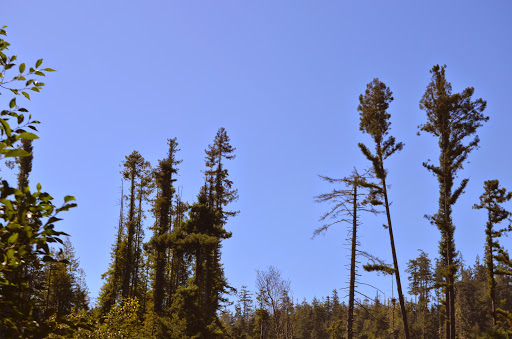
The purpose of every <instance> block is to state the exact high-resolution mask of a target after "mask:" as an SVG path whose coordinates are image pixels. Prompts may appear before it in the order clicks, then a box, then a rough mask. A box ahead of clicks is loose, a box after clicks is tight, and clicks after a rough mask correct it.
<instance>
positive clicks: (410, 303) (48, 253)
mask: <svg viewBox="0 0 512 339" xmlns="http://www.w3.org/2000/svg"><path fill="white" fill-rule="evenodd" d="M0 36H2V38H1V39H0V66H1V71H0V91H1V92H0V94H2V98H4V99H5V98H6V97H9V96H10V98H11V99H10V100H7V101H5V104H6V107H5V108H3V110H2V111H1V117H0V131H1V141H0V154H1V155H2V158H3V159H2V160H3V162H4V163H5V166H3V167H2V173H1V175H2V184H1V186H0V219H1V222H0V250H1V253H2V263H1V265H0V338H349V339H350V338H446V339H455V338H510V337H511V336H512V313H511V312H512V260H511V259H510V256H509V253H508V252H507V250H506V249H505V248H503V247H502V246H501V244H500V237H503V236H505V235H506V234H507V233H508V232H510V231H512V226H511V216H512V214H511V212H509V210H507V203H510V200H511V199H512V192H509V191H507V190H506V189H505V188H503V187H501V185H500V182H499V180H498V179H496V178H489V180H487V181H485V182H484V183H482V190H481V196H480V198H479V199H478V200H476V201H474V205H473V206H470V207H472V208H474V209H477V210H480V212H481V213H483V214H485V215H486V216H487V223H486V224H485V225H482V227H481V232H482V238H485V243H483V244H475V245H476V246H482V245H484V248H485V252H483V253H482V254H481V259H477V260H476V262H474V263H466V262H464V261H463V260H462V254H461V253H459V252H458V250H457V247H456V241H455V238H454V231H455V227H456V220H453V218H452V208H453V206H454V205H455V204H456V203H457V200H458V198H459V197H460V196H461V195H462V194H463V193H464V189H465V187H466V185H467V183H468V179H466V178H464V171H463V167H464V164H465V163H467V161H468V159H469V157H470V155H471V152H472V151H473V150H475V149H477V148H478V145H479V141H480V140H479V138H478V135H477V132H478V129H479V128H480V127H481V126H482V125H483V124H484V123H485V122H486V121H487V120H488V119H489V117H487V116H486V115H485V114H484V111H485V108H486V101H485V100H483V99H480V98H478V99H476V98H473V92H474V89H473V88H472V87H469V88H466V89H465V90H463V91H462V92H460V93H454V92H453V91H452V87H451V84H450V82H448V80H447V79H446V75H445V71H446V66H439V65H436V66H434V67H432V69H431V70H430V73H431V81H430V83H429V84H427V87H426V89H425V93H424V95H423V97H422V99H421V101H420V103H419V104H420V108H421V109H422V110H423V111H424V112H425V118H426V119H425V122H424V123H423V124H422V125H421V126H419V130H418V133H421V134H425V133H426V134H431V135H433V136H434V137H435V139H436V142H437V146H438V149H439V153H438V154H439V158H438V159H437V160H436V161H432V162H431V161H426V162H425V163H423V166H424V167H425V170H426V171H429V172H431V173H432V175H433V176H434V177H435V178H436V179H437V180H438V187H437V190H438V193H439V208H438V210H437V212H436V213H435V214H434V215H430V216H427V217H428V219H429V221H430V223H431V224H432V225H433V226H435V227H436V228H437V229H438V230H439V235H440V241H439V252H438V253H429V254H427V253H425V252H423V251H420V252H419V255H418V257H416V258H411V259H409V260H408V261H402V262H401V261H400V258H398V257H397V254H396V251H395V246H396V244H395V240H394V233H393V232H394V231H393V224H392V220H393V219H392V217H393V215H392V214H391V212H390V208H389V206H390V201H389V200H388V190H389V189H391V188H390V185H389V182H387V175H388V173H389V172H390V171H393V168H388V167H386V163H387V160H388V158H389V157H391V156H393V155H394V154H395V153H397V152H400V151H401V150H402V148H403V147H404V145H403V144H402V143H401V142H399V141H398V140H397V139H396V138H395V137H394V136H392V135H391V129H390V125H391V123H390V118H391V115H390V114H389V113H388V107H389V105H390V103H391V102H392V101H393V94H392V91H391V89H390V88H389V87H387V86H386V85H385V84H384V83H383V82H382V81H380V80H379V79H373V80H372V81H371V82H370V83H368V85H367V88H366V90H365V92H364V93H362V94H361V95H360V97H359V106H358V107H357V112H358V114H359V117H360V125H359V129H360V131H361V132H362V133H365V134H368V135H369V136H370V137H371V141H372V142H371V144H367V145H366V144H362V143H360V144H359V145H358V147H359V148H360V150H361V152H362V153H363V154H364V156H365V157H366V158H367V159H368V162H367V164H368V167H367V168H364V169H354V170H353V172H352V173H346V174H345V176H342V177H340V178H331V177H326V176H322V177H321V178H322V179H323V180H325V181H326V182H328V183H330V184H332V187H333V188H332V190H331V191H329V192H326V193H323V194H320V195H318V196H317V197H315V200H316V202H317V203H320V204H322V205H325V211H326V212H325V214H324V215H322V216H321V222H322V223H321V224H320V225H319V227H318V228H317V229H316V230H314V225H312V233H313V235H318V234H323V233H326V234H327V235H328V231H329V228H330V227H332V226H344V227H348V230H349V239H350V241H349V245H350V252H349V253H347V254H348V255H349V257H350V267H349V271H348V277H347V280H348V281H349V284H348V285H347V286H343V288H341V289H340V287H341V286H342V284H343V282H340V286H333V290H332V294H331V295H328V296H323V297H322V298H314V299H313V300H310V301H307V300H304V301H298V300H293V298H292V294H291V287H290V286H291V282H290V281H289V280H287V279H286V278H285V277H283V276H282V275H281V273H280V271H279V270H278V269H277V268H275V267H273V266H269V267H268V268H267V269H265V270H262V271H257V274H256V277H255V280H256V290H254V291H250V290H249V289H248V288H247V286H231V285H230V284H229V281H228V280H227V279H226V277H225V274H224V268H223V264H222V242H223V240H225V239H229V238H230V237H231V236H232V234H231V232H229V231H227V230H226V225H227V224H228V223H229V221H230V219H231V218H233V217H235V216H236V215H237V214H238V213H239V211H233V210H231V209H230V207H229V206H230V203H232V202H233V201H235V200H236V199H237V198H238V191H237V189H236V186H237V185H236V183H234V182H232V181H231V179H230V175H229V168H230V164H231V162H232V161H236V160H235V151H236V148H235V147H234V146H233V145H231V142H230V138H229V136H228V133H227V131H226V130H225V129H224V128H219V129H218V131H217V133H216V135H215V136H214V138H213V140H212V143H211V144H210V145H207V147H206V149H205V158H204V169H203V171H202V173H203V174H204V176H203V185H202V187H201V189H200V190H199V192H197V199H196V200H195V201H193V202H186V201H182V199H181V191H180V190H179V189H178V185H177V182H176V181H177V174H178V172H179V169H180V163H181V161H182V160H181V159H180V153H179V152H180V149H179V143H178V140H177V139H176V138H169V139H168V142H167V144H166V145H162V149H163V150H165V151H166V156H165V158H164V159H162V160H160V161H159V162H158V163H157V164H153V165H152V164H150V163H149V162H148V161H146V160H145V159H144V157H143V155H141V154H140V153H139V152H137V151H133V152H132V153H131V154H128V155H126V156H125V158H124V161H123V162H122V171H121V173H120V180H121V181H122V183H123V184H122V193H121V196H120V201H121V204H120V210H119V222H118V223H117V225H111V227H113V228H114V227H115V228H116V234H115V238H114V239H112V248H111V252H110V266H109V269H108V271H107V272H105V273H104V275H103V282H104V283H103V287H102V288H101V291H100V294H99V296H98V298H97V302H96V303H95V304H94V305H91V303H90V299H89V293H88V289H87V286H86V283H85V278H84V277H85V274H84V272H83V270H82V269H80V265H79V262H78V260H77V259H76V257H75V252H74V249H73V246H72V244H71V242H70V240H69V238H68V234H66V233H64V232H61V231H58V222H59V221H60V220H62V218H65V212H66V211H68V210H69V209H71V208H75V207H76V206H77V205H76V203H75V198H74V197H73V196H66V197H65V198H64V201H63V203H62V204H59V203H56V202H55V201H54V199H53V198H52V196H51V195H50V194H49V193H46V192H44V191H43V190H42V186H41V185H40V184H37V185H36V184H34V183H32V185H29V184H30V173H31V171H32V160H33V156H32V153H33V149H34V147H36V142H37V139H38V138H39V137H38V135H37V134H38V131H37V125H38V124H39V121H38V120H37V114H35V115H34V116H32V115H31V114H30V113H29V112H28V110H27V109H25V108H23V107H22V106H21V105H22V102H23V100H26V99H30V97H31V96H32V95H36V94H37V93H39V92H40V91H41V90H43V88H44V85H45V84H44V83H43V82H41V81H40V80H41V79H42V77H44V76H45V75H46V74H47V73H51V72H53V71H54V70H53V69H51V68H47V67H43V66H42V63H43V60H42V59H39V60H38V61H37V62H36V64H35V65H34V66H33V67H30V66H27V65H25V63H22V62H20V61H18V60H17V56H15V55H9V48H8V47H9V46H10V44H9V43H8V42H7V41H6V40H5V39H6V36H7V32H6V28H5V27H3V28H1V29H0ZM2 102H3V101H2ZM355 111H356V108H354V113H355ZM49 123H51V122H49ZM212 136H213V133H212ZM9 173H12V174H9ZM6 177H13V178H16V180H11V181H15V182H9V181H8V180H7V179H6ZM312 179H313V178H312ZM70 193H72V192H70ZM509 206H510V205H509ZM367 213H371V214H382V216H383V219H384V220H385V224H384V225H383V227H384V228H385V229H386V230H387V232H388V233H389V239H386V242H383V243H384V244H386V246H389V251H390V254H391V257H392V259H393V262H392V264H386V263H385V262H384V261H382V260H381V259H379V258H377V257H376V256H374V255H372V253H368V252H365V251H363V250H362V248H364V246H362V245H364V244H361V243H360V240H359V238H358V228H359V227H360V225H361V224H362V222H361V216H362V215H364V214H367ZM148 220H150V221H151V222H149V221H148ZM146 233H147V235H146ZM341 250H342V249H340V251H341ZM105 255H107V254H105ZM399 265H401V266H402V268H404V267H406V269H405V272H406V273H407V276H406V277H401V276H400V270H399ZM340 267H341V265H340ZM358 270H366V271H370V272H374V273H375V274H380V275H383V276H389V277H391V278H392V279H393V284H394V287H395V288H396V290H395V291H394V292H393V296H389V295H388V296H385V295H384V294H383V293H379V290H378V289H377V288H376V296H374V295H372V296H368V295H365V294H363V293H362V291H360V290H358V286H360V285H361V284H364V282H363V281H359V278H358V277H359V275H358V273H357V272H358ZM406 292H407V293H408V294H409V295H410V296H412V298H410V297H409V298H407V299H406V298H405V295H406ZM346 297H348V298H346ZM345 300H346V301H345Z"/></svg>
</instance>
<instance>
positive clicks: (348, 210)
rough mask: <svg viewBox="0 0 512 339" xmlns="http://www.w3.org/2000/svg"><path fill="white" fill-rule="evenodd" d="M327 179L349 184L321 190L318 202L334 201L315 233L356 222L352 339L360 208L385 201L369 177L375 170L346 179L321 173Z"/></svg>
mask: <svg viewBox="0 0 512 339" xmlns="http://www.w3.org/2000/svg"><path fill="white" fill-rule="evenodd" d="M320 178H322V179H323V180H325V181H327V182H329V183H341V184H343V185H344V186H346V189H333V191H332V192H329V193H325V194H320V195H319V196H316V197H315V201H316V202H328V203H331V204H332V205H334V206H333V207H332V208H331V209H330V210H329V211H328V212H327V213H325V214H324V215H323V216H322V218H321V219H320V220H321V221H325V220H329V222H327V224H325V225H323V226H322V227H320V228H318V229H317V230H315V232H314V236H316V235H318V234H320V233H322V232H325V231H326V230H327V229H329V228H330V227H331V226H333V225H335V224H338V223H341V222H346V223H349V224H351V225H352V227H351V228H350V229H349V235H350V239H347V240H350V245H351V246H350V248H351V251H350V281H349V300H348V310H347V328H346V335H347V336H346V338H347V339H352V338H353V337H354V331H353V323H354V300H355V288H356V274H357V268H356V261H357V254H358V252H359V251H358V250H357V245H358V237H357V228H358V227H359V226H360V223H359V212H371V213H377V211H376V210H375V208H374V207H373V206H374V205H379V204H382V202H381V201H380V200H378V199H376V193H377V192H378V191H379V187H378V186H377V185H375V184H373V183H371V182H369V181H368V180H369V179H371V178H372V176H371V173H370V172H369V171H366V172H365V173H363V174H359V173H358V172H357V170H356V169H354V171H353V172H352V174H351V175H350V176H349V177H345V178H342V179H333V178H329V177H325V176H320Z"/></svg>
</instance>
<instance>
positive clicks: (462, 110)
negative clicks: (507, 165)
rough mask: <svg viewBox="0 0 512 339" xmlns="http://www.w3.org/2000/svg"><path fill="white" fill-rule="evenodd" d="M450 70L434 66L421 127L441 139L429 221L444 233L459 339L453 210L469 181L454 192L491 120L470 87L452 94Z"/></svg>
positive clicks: (451, 336)
mask: <svg viewBox="0 0 512 339" xmlns="http://www.w3.org/2000/svg"><path fill="white" fill-rule="evenodd" d="M445 69H446V66H442V67H441V66H439V65H436V66H434V67H433V68H432V69H431V70H430V73H431V74H432V80H431V82H430V83H429V84H428V86H427V89H426V91H425V93H424V94H423V97H422V99H421V101H420V108H421V109H422V110H424V111H425V112H426V114H427V122H426V123H425V124H423V125H420V126H419V128H420V131H424V132H427V133H430V134H432V135H434V136H435V137H436V138H438V139H439V142H438V145H439V151H440V154H439V164H438V165H434V164H432V163H430V162H426V163H423V166H425V167H426V168H427V169H428V170H429V171H431V172H433V173H434V175H435V176H436V177H437V180H438V182H439V210H438V212H437V213H436V214H435V215H433V216H431V217H429V219H430V221H431V222H432V224H434V225H436V226H437V228H438V229H439V231H440V232H441V237H442V238H441V241H440V242H439V253H440V254H441V258H442V264H443V266H444V272H443V273H444V280H445V281H444V288H445V296H446V298H445V300H446V301H445V302H446V338H447V339H455V336H456V333H455V332H456V326H455V274H456V273H457V269H458V265H457V260H456V250H455V240H454V232H455V225H454V224H453V220H452V206H453V205H454V204H455V203H456V202H457V199H458V198H459V196H460V195H461V194H462V193H463V191H464V188H465V187H466V185H467V183H468V180H469V179H463V180H462V181H461V183H460V184H459V186H458V187H457V188H456V189H454V181H455V178H456V176H457V173H458V172H459V170H461V169H462V167H463V165H464V162H465V161H466V159H467V158H468V155H469V153H470V152H471V151H472V150H473V149H475V148H477V147H478V143H479V141H480V139H479V138H478V136H474V137H473V138H472V139H470V140H469V141H468V140H467V139H468V138H470V137H472V136H473V135H474V134H476V131H477V129H478V128H479V127H480V126H482V123H483V122H485V121H487V120H488V119H489V118H488V117H486V116H485V115H483V113H482V112H483V111H484V110H485V107H486V102H485V101H484V100H482V99H477V100H474V101H473V100H472V97H473V93H474V89H473V87H468V88H466V89H465V90H464V91H462V92H461V93H453V94H452V86H451V84H450V83H449V82H448V81H446V77H445Z"/></svg>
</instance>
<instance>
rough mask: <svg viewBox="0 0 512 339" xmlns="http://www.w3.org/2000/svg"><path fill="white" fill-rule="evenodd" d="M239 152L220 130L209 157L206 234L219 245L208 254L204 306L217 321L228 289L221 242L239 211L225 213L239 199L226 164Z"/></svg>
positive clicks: (210, 147)
mask: <svg viewBox="0 0 512 339" xmlns="http://www.w3.org/2000/svg"><path fill="white" fill-rule="evenodd" d="M235 150H236V148H234V147H233V146H231V144H230V139H229V136H228V135H227V132H226V130H225V129H224V128H222V127H221V128H219V130H218V131H217V134H216V136H215V139H214V141H213V144H212V145H209V146H208V149H207V150H206V151H205V153H206V159H205V163H206V168H207V169H206V171H205V178H206V187H205V189H206V190H207V192H205V193H207V199H208V200H207V206H208V208H209V209H210V212H209V213H212V214H211V219H210V224H209V225H208V230H207V232H206V234H208V235H210V236H214V237H216V238H217V241H216V242H215V244H214V245H213V246H212V248H211V250H209V251H208V253H207V254H206V256H205V258H204V260H205V262H204V264H205V286H204V287H205V289H204V293H205V296H204V297H205V302H206V310H207V313H208V318H214V317H215V313H216V311H217V310H218V308H219V306H220V302H221V301H223V299H222V297H221V295H222V294H223V293H226V292H227V289H228V287H229V286H228V285H227V282H226V278H225V277H224V269H223V268H222V265H221V263H220V260H221V253H220V249H221V241H222V240H223V239H229V238H230V237H231V232H227V231H226V229H225V228H224V226H225V224H226V223H227V220H228V218H229V217H232V216H235V215H236V214H238V211H226V210H225V209H224V207H226V206H227V205H228V204H229V203H231V202H233V201H235V200H236V199H238V190H237V189H233V182H232V181H231V180H230V179H229V172H228V170H227V168H225V163H224V161H225V160H232V159H234V158H235V155H234V154H233V153H234V151H235Z"/></svg>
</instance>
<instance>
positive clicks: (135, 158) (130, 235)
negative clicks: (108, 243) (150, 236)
mask: <svg viewBox="0 0 512 339" xmlns="http://www.w3.org/2000/svg"><path fill="white" fill-rule="evenodd" d="M123 167H124V170H123V171H122V172H121V173H122V175H123V178H124V179H125V180H128V181H129V182H130V195H129V205H128V220H127V223H126V229H127V234H126V247H125V264H124V272H123V279H122V296H123V298H129V297H132V296H133V292H134V291H133V281H134V279H136V277H135V276H134V274H135V271H136V265H137V263H136V262H135V254H136V253H135V252H136V251H135V248H136V242H135V240H136V239H137V234H136V230H137V229H136V225H137V218H136V216H135V213H136V209H135V202H136V189H137V186H138V185H139V183H138V182H137V180H139V181H140V180H143V178H144V177H147V176H148V175H149V174H148V170H149V168H150V164H149V162H147V161H145V160H144V158H143V157H142V156H141V155H140V154H139V152H137V151H133V152H132V153H131V154H130V155H129V156H126V159H125V161H124V162H123Z"/></svg>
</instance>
